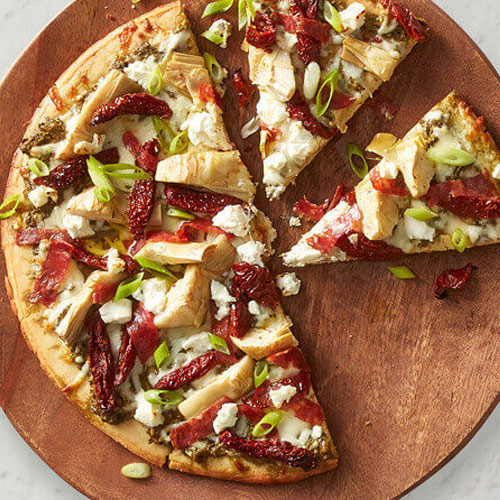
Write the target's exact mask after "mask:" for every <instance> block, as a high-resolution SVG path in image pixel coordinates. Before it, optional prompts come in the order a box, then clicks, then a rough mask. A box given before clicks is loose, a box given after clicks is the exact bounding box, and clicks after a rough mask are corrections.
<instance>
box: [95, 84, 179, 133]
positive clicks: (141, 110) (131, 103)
mask: <svg viewBox="0 0 500 500" xmlns="http://www.w3.org/2000/svg"><path fill="white" fill-rule="evenodd" d="M123 115H149V116H159V117H160V118H162V119H163V120H170V118H171V117H172V110H171V109H170V106H169V105H168V103H166V102H165V101H162V100H161V99H158V98H156V97H153V96H152V95H149V94H146V93H145V92H138V93H136V94H125V95H122V96H120V97H117V98H116V99H113V100H112V101H110V102H108V103H106V104H103V105H102V106H101V107H99V108H97V109H96V110H95V111H94V114H93V115H92V118H91V120H90V124H91V125H92V126H94V127H95V126H96V125H100V124H101V123H106V122H108V121H110V120H113V119H115V118H116V117H118V116H123Z"/></svg>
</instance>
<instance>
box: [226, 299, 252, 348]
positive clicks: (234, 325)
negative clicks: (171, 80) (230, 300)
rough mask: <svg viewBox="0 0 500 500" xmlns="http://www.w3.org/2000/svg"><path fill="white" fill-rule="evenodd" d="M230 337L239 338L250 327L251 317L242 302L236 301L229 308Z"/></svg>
mask: <svg viewBox="0 0 500 500" xmlns="http://www.w3.org/2000/svg"><path fill="white" fill-rule="evenodd" d="M229 324H230V335H231V336H233V337H237V338H241V337H243V336H244V335H245V333H247V332H248V330H250V327H251V326H252V315H251V314H250V311H249V310H248V304H247V303H246V302H245V301H243V300H241V299H240V300H237V301H236V303H235V304H233V306H232V307H231V315H230V322H229Z"/></svg>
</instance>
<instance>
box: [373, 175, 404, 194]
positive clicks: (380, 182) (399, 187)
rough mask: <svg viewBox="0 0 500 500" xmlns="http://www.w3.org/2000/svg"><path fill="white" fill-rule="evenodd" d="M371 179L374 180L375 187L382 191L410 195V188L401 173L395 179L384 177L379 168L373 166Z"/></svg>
mask: <svg viewBox="0 0 500 500" xmlns="http://www.w3.org/2000/svg"><path fill="white" fill-rule="evenodd" d="M370 180H371V181H372V185H373V187H374V188H375V189H376V190H377V191H379V192H380V193H384V194H391V195H394V196H408V195H409V192H408V188H407V187H406V184H405V181H404V179H403V177H402V176H401V175H398V176H397V177H396V178H395V179H389V178H387V177H382V176H381V175H380V172H379V170H378V169H377V168H372V169H371V170H370Z"/></svg>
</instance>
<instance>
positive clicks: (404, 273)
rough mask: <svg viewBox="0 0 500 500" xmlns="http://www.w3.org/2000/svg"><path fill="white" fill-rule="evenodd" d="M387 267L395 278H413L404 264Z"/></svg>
mask: <svg viewBox="0 0 500 500" xmlns="http://www.w3.org/2000/svg"><path fill="white" fill-rule="evenodd" d="M388 269H389V271H391V273H392V274H394V276H396V278H399V279H400V280H411V279H413V278H415V275H414V274H413V272H412V271H411V269H408V268H407V267H406V266H401V267H389V268H388Z"/></svg>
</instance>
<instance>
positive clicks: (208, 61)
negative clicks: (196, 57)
mask: <svg viewBox="0 0 500 500" xmlns="http://www.w3.org/2000/svg"><path fill="white" fill-rule="evenodd" d="M203 61H204V63H205V66H206V68H207V70H208V73H209V75H210V78H211V79H212V81H213V82H214V83H217V84H219V83H222V80H224V78H225V77H226V70H225V69H224V68H223V67H222V66H221V65H220V63H219V61H217V59H216V58H215V57H214V56H213V55H212V54H209V53H208V52H205V53H204V54H203Z"/></svg>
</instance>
